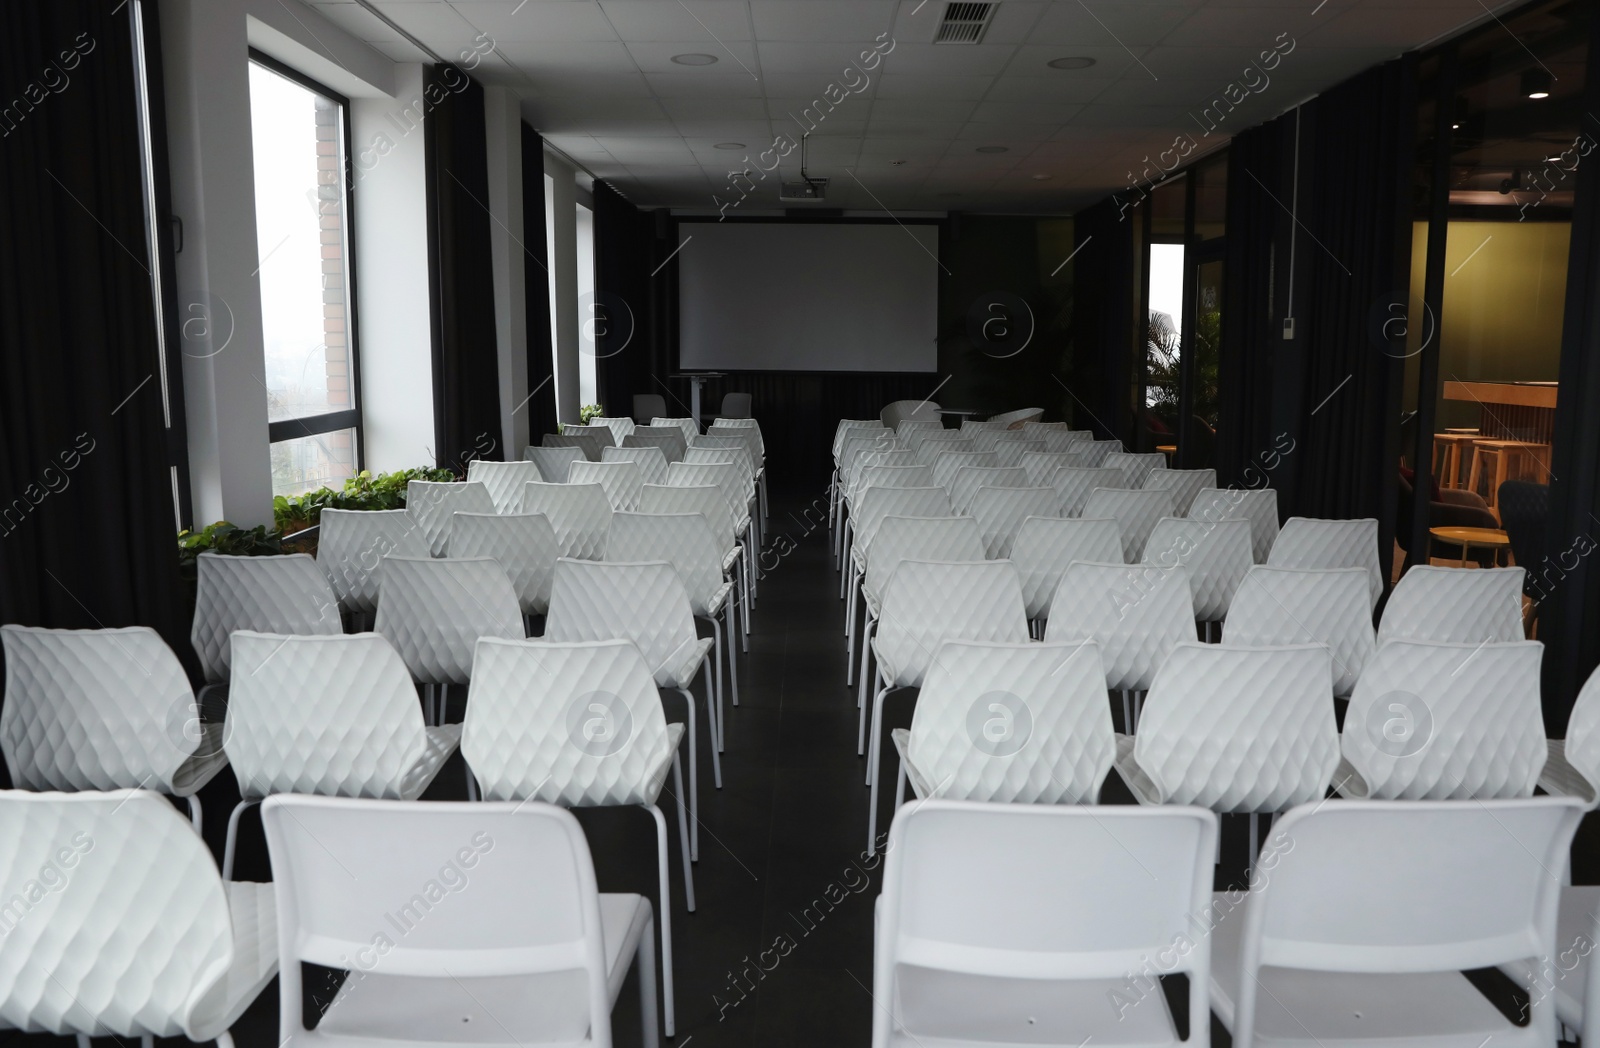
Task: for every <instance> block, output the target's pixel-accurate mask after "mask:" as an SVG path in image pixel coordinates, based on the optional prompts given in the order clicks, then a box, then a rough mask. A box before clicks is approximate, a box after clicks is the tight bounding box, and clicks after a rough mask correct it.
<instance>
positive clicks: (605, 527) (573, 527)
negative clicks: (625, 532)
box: [522, 463, 612, 560]
mask: <svg viewBox="0 0 1600 1048" xmlns="http://www.w3.org/2000/svg"><path fill="white" fill-rule="evenodd" d="M574 465H576V463H574ZM522 512H524V513H542V514H543V515H544V517H545V519H546V520H548V521H549V522H550V526H551V527H552V528H554V529H555V532H556V541H557V542H559V543H561V551H562V553H563V554H564V555H566V556H568V557H577V558H579V559H580V560H599V559H600V558H601V557H603V556H605V554H606V532H607V531H609V530H610V528H611V513H612V509H611V500H610V498H608V497H607V495H606V489H605V488H604V487H602V486H601V485H599V484H551V483H549V482H543V483H540V482H538V481H535V482H532V483H530V484H528V485H527V486H526V487H525V488H523V492H522Z"/></svg>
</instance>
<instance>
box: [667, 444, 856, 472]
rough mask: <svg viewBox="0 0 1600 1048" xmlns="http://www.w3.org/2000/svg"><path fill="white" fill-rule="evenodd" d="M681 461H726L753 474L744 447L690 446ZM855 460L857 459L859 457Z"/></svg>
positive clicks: (741, 470)
mask: <svg viewBox="0 0 1600 1048" xmlns="http://www.w3.org/2000/svg"><path fill="white" fill-rule="evenodd" d="M700 439H701V440H704V439H705V438H704V437H701V438H700ZM683 461H684V462H688V463H701V462H713V463H721V462H728V463H732V464H733V465H736V466H738V467H739V470H740V472H742V473H744V474H746V475H748V476H750V477H754V476H755V474H754V473H752V472H750V456H749V454H747V453H746V451H745V449H744V448H721V447H711V448H706V447H700V448H690V449H689V450H688V451H685V452H684V453H683ZM857 461H859V459H858V460H857Z"/></svg>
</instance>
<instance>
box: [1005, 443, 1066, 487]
mask: <svg viewBox="0 0 1600 1048" xmlns="http://www.w3.org/2000/svg"><path fill="white" fill-rule="evenodd" d="M1077 464H1078V457H1077V456H1076V455H1071V454H1068V453H1066V452H1061V451H1030V452H1028V453H1027V454H1026V455H1024V456H1022V471H1023V473H1024V474H1026V475H1027V478H1028V485H1029V486H1032V487H1040V486H1042V485H1045V484H1048V483H1050V478H1051V477H1053V476H1055V475H1056V470H1058V469H1065V468H1068V467H1071V466H1076V465H1077ZM1019 486H1020V485H1019Z"/></svg>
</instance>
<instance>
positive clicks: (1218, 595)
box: [1143, 517, 1371, 643]
mask: <svg viewBox="0 0 1600 1048" xmlns="http://www.w3.org/2000/svg"><path fill="white" fill-rule="evenodd" d="M1143 560H1144V562H1145V563H1146V564H1159V565H1161V566H1163V567H1171V566H1172V565H1174V564H1181V565H1183V567H1184V568H1185V569H1186V570H1187V571H1188V572H1189V586H1190V587H1191V588H1192V589H1193V591H1194V617H1195V619H1196V620H1197V621H1199V622H1221V621H1222V620H1223V619H1225V618H1228V608H1229V606H1230V605H1232V603H1233V600H1234V594H1235V593H1237V592H1238V590H1239V583H1241V582H1243V581H1244V577H1245V573H1246V572H1247V571H1249V570H1250V569H1251V568H1253V567H1254V566H1255V555H1254V553H1253V552H1252V551H1251V548H1250V522H1249V521H1245V520H1223V521H1218V522H1216V523H1208V522H1206V521H1202V520H1183V519H1181V518H1179V517H1162V518H1161V519H1160V520H1158V521H1156V526H1155V528H1154V529H1153V530H1152V531H1151V532H1150V538H1149V539H1148V540H1146V542H1145V544H1144V557H1143ZM1229 625H1230V626H1231V625H1232V623H1231V621H1230V623H1229ZM1368 632H1369V633H1370V632H1371V631H1370V630H1369V631H1368ZM1230 639H1231V635H1230ZM1300 639H1301V640H1309V639H1311V638H1300ZM1283 643H1287V642H1283Z"/></svg>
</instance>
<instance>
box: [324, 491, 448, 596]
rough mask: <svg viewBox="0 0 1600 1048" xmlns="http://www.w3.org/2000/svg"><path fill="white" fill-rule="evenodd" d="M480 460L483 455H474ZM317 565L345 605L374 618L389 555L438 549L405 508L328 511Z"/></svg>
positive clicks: (411, 554)
mask: <svg viewBox="0 0 1600 1048" xmlns="http://www.w3.org/2000/svg"><path fill="white" fill-rule="evenodd" d="M474 461H477V460H474ZM319 523H320V524H321V527H319V528H318V529H317V567H319V568H321V569H322V573H323V575H325V576H327V579H328V585H329V587H330V588H332V590H333V596H334V599H335V600H337V601H338V602H339V607H340V608H341V609H343V610H344V611H347V612H349V613H350V614H351V615H359V616H361V617H362V618H363V619H365V620H366V621H368V622H370V621H371V619H372V613H373V612H374V611H376V610H377V608H378V564H379V562H380V561H382V560H383V558H384V557H387V556H389V555H390V554H394V555H395V556H397V557H426V556H429V555H430V554H431V553H432V552H433V550H432V548H431V546H430V545H429V542H428V538H427V536H426V535H424V534H423V533H422V529H421V528H419V527H418V526H417V523H416V521H415V520H414V519H413V518H412V516H411V514H410V513H408V512H406V511H405V510H403V509H377V510H357V509H333V508H331V507H330V508H328V509H324V510H323V511H322V516H321V518H320V520H319Z"/></svg>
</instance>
